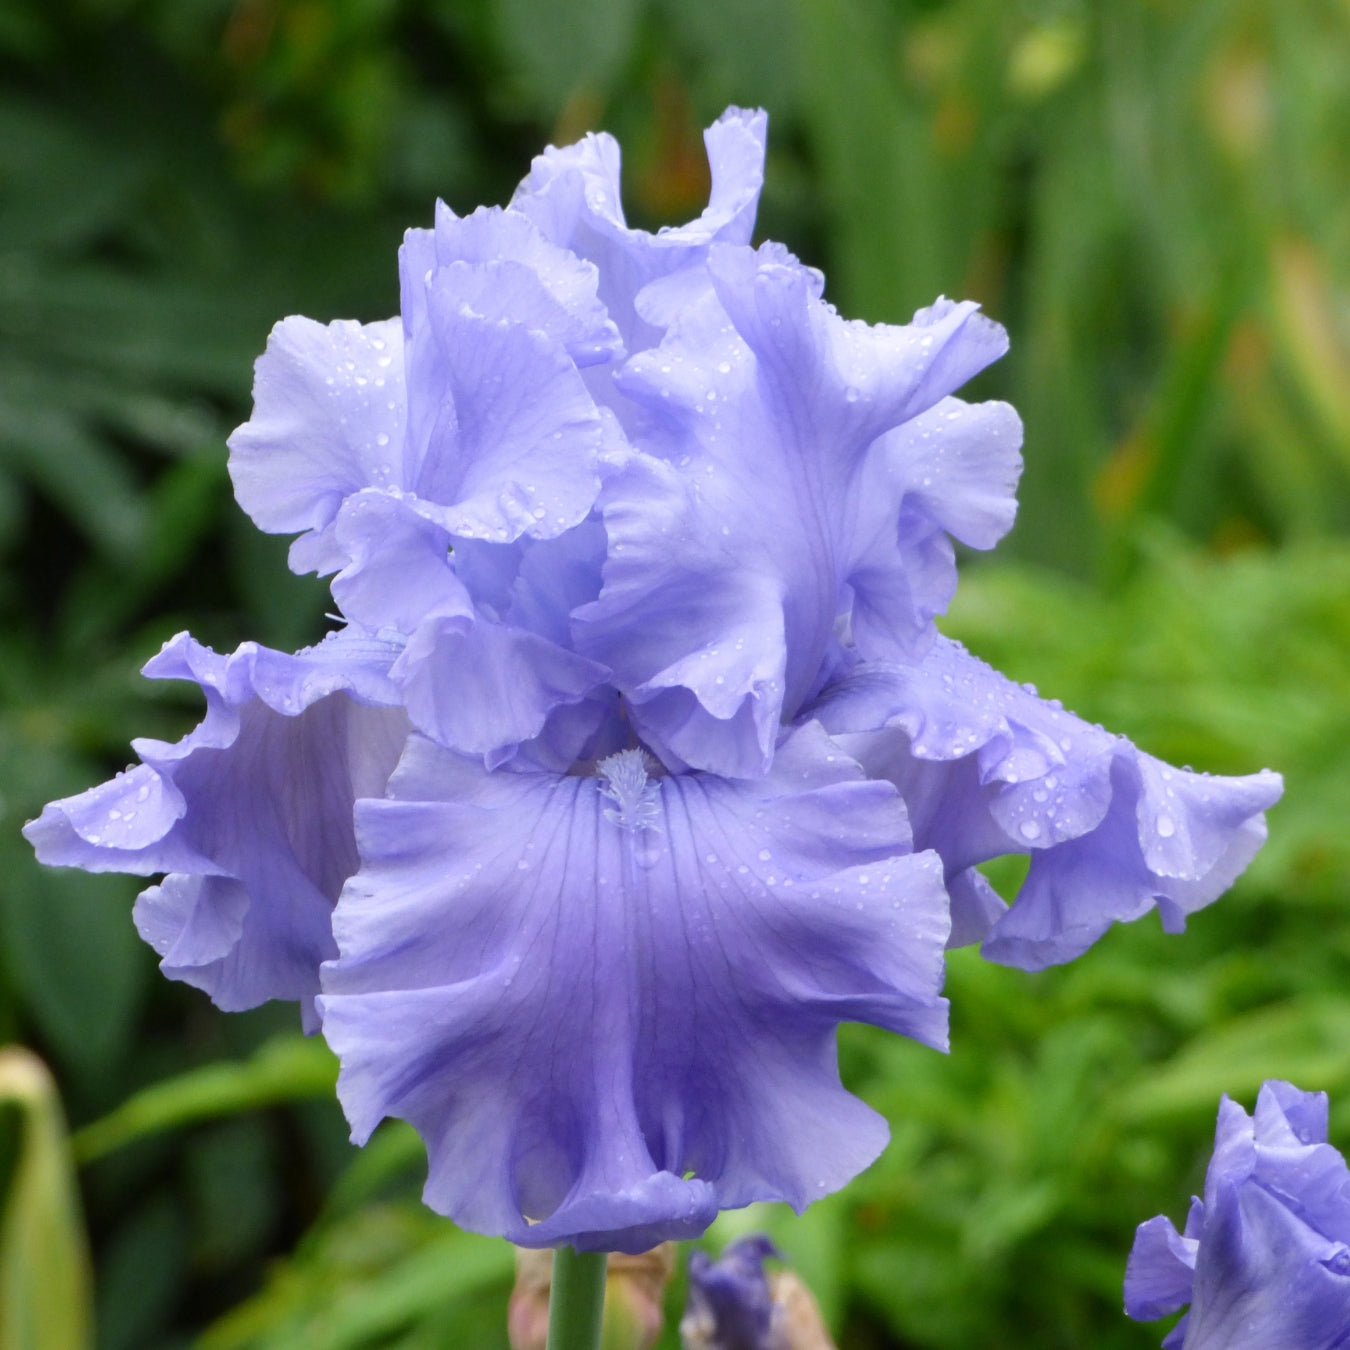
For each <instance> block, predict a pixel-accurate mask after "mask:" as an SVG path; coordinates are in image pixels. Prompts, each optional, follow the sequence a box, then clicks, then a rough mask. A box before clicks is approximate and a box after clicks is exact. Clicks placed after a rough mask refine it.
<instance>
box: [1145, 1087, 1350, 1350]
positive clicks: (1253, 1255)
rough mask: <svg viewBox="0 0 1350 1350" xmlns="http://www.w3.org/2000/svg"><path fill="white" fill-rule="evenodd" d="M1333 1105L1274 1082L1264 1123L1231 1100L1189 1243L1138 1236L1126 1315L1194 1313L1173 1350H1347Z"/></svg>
mask: <svg viewBox="0 0 1350 1350" xmlns="http://www.w3.org/2000/svg"><path fill="white" fill-rule="evenodd" d="M1326 1138H1327V1098H1326V1094H1325V1093H1322V1092H1300V1091H1299V1089H1297V1088H1296V1087H1294V1086H1293V1085H1292V1084H1290V1083H1282V1082H1279V1081H1275V1080H1272V1081H1270V1082H1267V1083H1265V1084H1264V1085H1263V1086H1262V1088H1261V1091H1260V1094H1259V1095H1258V1097H1257V1102H1256V1113H1255V1116H1254V1117H1252V1116H1248V1115H1247V1113H1246V1112H1245V1111H1244V1110H1243V1109H1242V1107H1241V1106H1239V1105H1238V1104H1237V1103H1236V1102H1234V1101H1231V1100H1230V1099H1229V1098H1228V1097H1224V1099H1223V1101H1222V1103H1221V1104H1220V1107H1219V1123H1218V1128H1217V1130H1216V1132H1215V1140H1214V1156H1213V1158H1212V1159H1211V1160H1210V1165H1209V1171H1208V1173H1207V1175H1206V1177H1205V1198H1204V1200H1203V1202H1201V1201H1199V1200H1194V1201H1192V1204H1191V1213H1190V1217H1189V1219H1188V1220H1187V1224H1186V1233H1185V1236H1184V1237H1182V1236H1180V1235H1178V1234H1177V1233H1176V1230H1175V1229H1174V1228H1173V1227H1172V1225H1171V1224H1170V1222H1169V1221H1168V1220H1167V1219H1165V1218H1162V1217H1161V1216H1160V1217H1159V1218H1156V1219H1150V1220H1149V1221H1148V1222H1147V1223H1143V1224H1140V1225H1139V1231H1138V1234H1137V1236H1136V1238H1135V1245H1134V1249H1133V1250H1132V1251H1131V1253H1130V1261H1129V1265H1128V1267H1127V1269H1126V1273H1125V1311H1126V1312H1127V1313H1128V1314H1129V1316H1131V1317H1133V1318H1136V1319H1138V1320H1140V1321H1151V1320H1153V1319H1154V1318H1157V1317H1161V1316H1164V1315H1165V1314H1167V1313H1169V1312H1174V1311H1175V1310H1176V1309H1177V1308H1179V1307H1181V1306H1182V1305H1183V1304H1186V1303H1189V1304H1190V1305H1191V1306H1190V1311H1189V1312H1188V1313H1187V1315H1186V1316H1185V1317H1184V1318H1183V1319H1182V1321H1181V1322H1179V1323H1178V1324H1177V1326H1176V1327H1175V1328H1174V1329H1173V1331H1172V1333H1171V1335H1169V1336H1168V1337H1167V1339H1166V1340H1165V1341H1164V1342H1163V1345H1164V1347H1165V1350H1344V1347H1346V1346H1350V1170H1347V1168H1346V1164H1345V1159H1344V1158H1342V1156H1341V1155H1340V1153H1338V1152H1337V1151H1336V1149H1334V1148H1332V1147H1331V1145H1330V1144H1328V1143H1327V1142H1326Z"/></svg>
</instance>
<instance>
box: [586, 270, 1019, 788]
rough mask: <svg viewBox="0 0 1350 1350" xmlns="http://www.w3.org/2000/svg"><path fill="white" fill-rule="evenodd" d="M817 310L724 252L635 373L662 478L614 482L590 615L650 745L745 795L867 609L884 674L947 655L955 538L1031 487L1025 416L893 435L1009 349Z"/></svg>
mask: <svg viewBox="0 0 1350 1350" xmlns="http://www.w3.org/2000/svg"><path fill="white" fill-rule="evenodd" d="M817 290H818V287H817V283H816V279H815V275H814V274H813V273H811V272H810V271H809V270H808V269H805V268H803V267H801V265H800V264H798V263H797V262H796V260H795V259H792V258H790V257H788V256H787V255H785V254H784V253H783V252H782V251H781V250H778V249H774V248H766V249H761V250H760V251H759V252H752V251H751V250H749V249H744V248H739V249H738V248H731V247H729V246H726V245H717V246H715V247H714V248H713V249H712V251H711V253H710V257H709V264H708V277H707V279H706V280H705V282H704V283H703V289H702V292H701V293H694V292H691V293H690V295H686V296H684V297H683V300H684V303H683V307H682V308H681V309H680V311H679V314H678V317H677V318H676V319H675V320H674V322H673V323H672V325H671V328H670V331H669V333H668V335H667V337H666V339H665V341H664V342H663V343H662V344H661V346H660V347H659V348H657V349H655V350H653V351H649V352H645V353H640V354H639V355H637V356H635V357H633V358H632V359H630V360H629V361H628V362H627V364H626V365H625V366H624V367H623V369H622V370H621V371H620V372H619V373H618V375H617V376H616V383H617V385H618V387H619V388H620V390H621V391H622V392H623V393H624V394H625V395H626V396H628V397H629V398H631V399H633V400H635V401H637V402H639V403H641V404H643V405H644V406H645V407H646V408H647V410H648V412H649V413H650V415H651V417H652V418H653V419H654V422H655V423H656V424H657V431H654V432H653V434H652V435H651V436H650V437H649V443H650V444H652V446H653V448H654V449H655V450H658V451H659V453H660V458H659V459H658V458H657V457H656V456H655V455H648V456H643V457H634V458H633V459H631V460H630V461H629V463H628V465H627V466H626V467H625V468H624V469H623V470H622V471H621V472H619V473H616V474H615V475H613V476H612V477H611V478H610V479H609V480H608V482H607V483H606V485H605V488H604V490H603V493H602V497H601V509H602V512H603V514H604V519H605V525H606V528H607V530H608V531H609V535H610V541H611V549H610V558H609V560H608V561H607V562H606V566H605V586H604V589H603V590H602V592H601V594H600V598H599V599H598V600H597V601H596V602H595V603H594V604H593V605H590V606H587V607H584V608H583V609H581V610H580V611H578V613H577V615H576V620H577V634H578V645H579V647H580V649H581V650H582V651H584V652H586V653H587V654H588V655H590V656H593V657H595V659H597V660H600V661H603V662H605V663H606V664H607V665H609V666H610V667H611V668H612V669H613V670H614V671H615V678H616V683H617V684H618V686H619V688H620V689H622V690H623V692H624V694H625V695H626V696H627V697H628V698H629V699H630V700H631V702H632V703H633V705H634V718H635V722H636V725H637V726H638V727H639V729H640V731H641V732H642V734H643V735H644V737H645V738H647V739H648V741H649V742H650V743H653V744H655V745H660V746H662V747H666V748H668V749H669V751H670V752H671V754H672V757H673V758H674V759H675V761H676V762H679V763H684V764H689V765H693V766H694V767H697V768H703V769H709V770H713V771H716V772H721V773H730V774H734V775H736V776H741V777H744V776H749V775H752V774H755V773H762V772H763V771H764V770H765V768H766V766H767V764H768V761H769V759H770V757H771V756H772V751H773V737H774V728H776V726H777V725H778V723H779V721H780V720H781V719H782V718H784V717H791V716H793V715H795V713H796V712H797V710H798V709H799V708H800V707H801V706H802V704H803V703H804V702H805V701H806V700H807V699H808V698H809V697H811V696H812V695H814V693H815V692H816V691H817V690H818V689H819V687H820V684H821V683H822V681H823V679H824V677H825V674H826V673H827V672H828V669H829V667H830V664H831V661H832V659H833V654H834V653H835V651H836V648H837V646H838V637H837V630H838V625H839V622H840V620H841V618H842V619H847V618H848V610H849V597H850V595H851V596H854V597H856V598H857V601H858V611H857V613H858V628H857V632H856V633H855V637H856V638H857V639H858V640H859V644H860V647H861V649H862V654H863V655H868V654H869V653H877V652H884V653H887V654H891V655H895V654H904V653H906V652H907V651H910V650H912V649H921V648H922V646H923V645H924V644H925V643H926V642H927V641H929V640H931V636H932V632H931V625H930V620H931V618H932V615H933V614H934V613H936V612H937V611H939V610H940V609H942V608H943V607H945V605H946V603H947V600H948V599H949V598H950V594H951V589H952V585H953V582H954V570H953V566H952V558H951V552H950V546H949V545H948V544H947V542H946V536H945V534H944V533H943V530H944V528H945V527H946V526H948V525H952V526H955V527H956V528H957V529H958V530H960V532H961V534H962V535H968V536H969V537H970V538H971V539H972V540H974V541H976V542H983V541H986V540H988V541H991V542H992V537H994V536H995V535H996V531H997V529H998V528H999V526H1000V525H1003V524H1005V523H1006V522H1008V521H1010V520H1011V514H1012V509H1011V492H1012V487H1013V485H1014V483H1015V481H1016V474H1017V469H1018V468H1019V467H1020V458H1019V457H1018V455H1017V446H1018V444H1019V442H1020V425H1019V424H1018V423H1017V419H1016V417H1015V415H1013V414H1012V413H1011V411H1010V410H1008V409H1006V408H1005V407H1004V406H1003V405H991V406H990V407H989V408H977V409H970V408H969V405H966V404H962V403H958V402H957V401H955V400H949V401H948V402H947V404H946V405H945V407H944V409H943V412H942V415H941V423H940V424H939V425H937V426H936V427H932V426H930V425H929V424H927V423H925V424H924V425H922V426H920V427H918V428H916V429H915V431H914V433H913V435H912V436H904V435H902V436H898V437H890V438H888V437H887V435H886V433H891V432H893V431H895V429H896V428H897V427H899V426H902V425H903V424H904V423H906V422H907V421H908V420H909V419H911V418H918V417H920V415H922V414H923V413H925V412H926V411H927V410H929V409H932V408H934V407H935V405H937V404H939V403H940V402H941V401H942V400H943V399H944V398H945V396H946V395H947V394H948V393H949V392H950V389H951V388H952V387H953V384H954V383H959V382H960V381H962V380H964V379H966V378H968V377H969V376H970V375H972V374H973V373H975V371H977V370H979V369H980V368H981V367H982V366H984V365H985V364H987V363H988V362H989V361H990V360H993V359H994V358H995V357H997V356H998V355H999V354H1000V352H1001V351H1002V350H1003V348H1004V346H1005V345H1006V340H1005V338H1004V337H1003V333H1002V329H1000V328H998V326H997V325H995V324H991V323H990V322H989V321H988V320H985V319H983V318H981V317H980V316H979V315H978V314H977V313H976V312H975V306H973V305H970V304H966V305H952V304H949V303H943V304H941V305H939V306H935V307H934V308H933V309H932V310H931V311H925V312H923V313H922V314H921V315H920V316H917V317H916V321H915V323H913V324H911V325H908V326H906V327H903V328H899V327H888V326H885V325H880V326H877V327H869V326H868V325H866V324H850V323H846V322H845V321H844V320H842V319H840V318H839V317H838V316H837V315H836V314H835V313H834V311H833V309H832V308H831V307H829V306H827V305H825V304H824V303H823V302H821V301H820V299H819V297H818V294H817ZM953 419H955V421H954V420H953ZM957 422H959V423H960V426H959V427H958V426H957V425H956V423H957ZM658 432H659V434H658ZM948 435H950V436H951V438H952V439H951V443H950V445H948V444H947V441H946V437H947V436H948ZM934 437H936V442H937V443H936V444H934V445H933V446H931V447H930V446H929V445H928V444H927V442H928V441H929V440H930V439H933V438H934ZM991 444H992V446H993V448H992V449H990V448H988V446H989V445H991ZM944 454H945V459H944V458H943V457H944ZM939 462H943V463H944V464H946V463H949V464H950V465H951V466H952V467H951V469H950V470H945V469H944V470H943V471H941V472H940V471H939V470H938V469H937V468H936V465H937V463H939ZM975 482H978V484H979V486H978V487H977V488H976V487H972V483H975ZM995 522H997V523H995ZM670 690H678V691H680V693H679V695H673V694H671V693H669V692H667V691H670ZM691 695H692V698H691V697H690V696H691ZM752 729H753V735H748V734H746V733H747V732H749V731H751V730H752ZM732 731H734V732H735V733H736V734H729V732H732Z"/></svg>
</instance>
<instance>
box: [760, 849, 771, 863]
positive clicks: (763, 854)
mask: <svg viewBox="0 0 1350 1350" xmlns="http://www.w3.org/2000/svg"><path fill="white" fill-rule="evenodd" d="M772 857H773V854H772V853H770V852H769V850H768V849H767V848H762V849H760V851H759V860H760V862H768V861H769V859H770V858H772Z"/></svg>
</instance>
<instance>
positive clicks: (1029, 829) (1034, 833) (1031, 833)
mask: <svg viewBox="0 0 1350 1350" xmlns="http://www.w3.org/2000/svg"><path fill="white" fill-rule="evenodd" d="M1017 832H1018V833H1019V834H1020V835H1021V836H1022V838H1023V839H1025V840H1027V841H1028V842H1030V841H1031V840H1033V839H1039V838H1040V837H1041V826H1040V822H1039V821H1035V820H1024V821H1023V822H1022V823H1021V824H1020V825H1019V826H1018V827H1017Z"/></svg>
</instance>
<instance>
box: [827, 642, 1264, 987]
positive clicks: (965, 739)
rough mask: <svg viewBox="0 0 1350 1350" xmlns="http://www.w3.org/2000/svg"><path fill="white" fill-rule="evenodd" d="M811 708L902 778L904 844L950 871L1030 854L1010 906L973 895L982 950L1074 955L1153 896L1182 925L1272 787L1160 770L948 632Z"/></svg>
mask: <svg viewBox="0 0 1350 1350" xmlns="http://www.w3.org/2000/svg"><path fill="white" fill-rule="evenodd" d="M812 715H814V716H817V717H819V718H820V719H821V721H822V722H823V724H824V725H825V726H826V727H827V728H828V729H829V730H830V731H831V732H834V733H837V734H838V738H839V740H840V742H841V744H843V745H844V746H845V747H846V748H847V749H848V751H849V753H850V754H853V755H855V756H856V757H857V758H858V759H859V761H860V762H861V763H862V764H863V765H864V767H865V768H866V769H867V771H868V772H869V773H870V774H873V775H876V776H879V777H883V778H885V779H887V780H889V781H890V782H893V783H894V784H895V785H896V786H897V788H899V790H900V792H901V794H902V795H903V796H904V798H905V802H906V806H907V807H908V809H909V812H910V818H911V821H912V822H913V825H914V833H915V842H916V846H917V847H920V848H935V849H937V851H938V852H939V853H940V854H941V855H942V859H943V862H944V864H945V865H946V868H947V872H948V875H949V876H950V877H955V876H957V875H958V874H961V873H964V872H966V871H967V870H968V869H969V868H971V867H973V866H974V865H975V864H976V863H979V862H983V861H985V860H986V859H988V858H992V857H997V856H999V855H1001V854H1007V853H1029V854H1030V855H1031V867H1030V870H1029V872H1028V874H1027V878H1026V880H1025V882H1024V883H1023V885H1022V888H1021V890H1020V891H1019V893H1018V896H1017V899H1016V901H1015V903H1014V904H1013V906H1012V908H1011V909H1010V910H1008V911H1007V912H1006V913H1003V914H999V913H998V912H997V911H996V910H995V909H994V908H993V907H992V906H990V907H988V908H987V909H986V911H985V913H986V914H987V916H988V919H989V921H990V924H989V928H988V930H987V934H986V935H984V949H983V950H984V954H985V955H986V956H988V957H989V958H990V959H992V960H996V961H1002V962H1005V963H1007V964H1010V965H1018V966H1022V967H1023V968H1024V969H1028V970H1036V969H1040V968H1041V967H1043V966H1046V965H1050V964H1054V963H1057V962H1061V961H1067V960H1070V959H1072V958H1073V957H1075V956H1077V955H1079V954H1080V953H1081V952H1083V951H1085V950H1086V949H1087V948H1088V947H1089V946H1091V945H1092V943H1093V942H1095V941H1096V940H1097V939H1098V938H1099V937H1100V936H1101V935H1102V934H1103V933H1104V932H1105V931H1106V930H1107V928H1109V927H1110V925H1111V924H1112V923H1115V922H1119V921H1124V920H1129V919H1135V918H1138V917H1139V916H1140V915H1141V914H1143V913H1144V912H1145V911H1146V910H1148V909H1151V908H1153V906H1154V905H1155V904H1156V905H1157V906H1158V908H1159V910H1160V912H1161V915H1162V919H1163V922H1164V924H1165V926H1167V927H1168V928H1169V929H1171V930H1174V931H1175V930H1177V929H1180V928H1181V927H1183V926H1184V923H1185V916H1186V915H1187V914H1189V913H1192V912H1193V911H1195V910H1196V909H1199V908H1200V907H1202V906H1203V905H1206V904H1208V903H1209V902H1210V901H1211V900H1214V899H1215V898H1216V897H1217V896H1218V895H1219V894H1220V893H1221V892H1222V891H1224V890H1225V889H1227V887H1228V886H1230V885H1231V884H1232V882H1233V880H1234V878H1235V877H1236V876H1237V874H1238V873H1239V872H1240V871H1241V870H1242V868H1243V867H1245V866H1246V864H1247V863H1248V862H1249V861H1250V859H1251V857H1252V855H1253V854H1254V853H1255V852H1256V850H1257V849H1258V848H1259V847H1260V845H1261V842H1262V840H1263V839H1264V838H1265V822H1264V817H1263V815H1262V812H1264V811H1265V810H1266V808H1268V807H1269V806H1271V805H1273V804H1274V802H1275V801H1276V800H1277V799H1278V798H1279V795H1280V791H1281V782H1280V778H1279V776H1278V775H1277V774H1272V773H1269V772H1265V773H1259V774H1251V775H1249V776H1247V777H1245V778H1218V777H1212V776H1210V775H1207V774H1197V773H1192V772H1190V771H1189V770H1181V769H1173V768H1171V767H1169V766H1168V765H1166V764H1163V763H1162V762H1161V761H1159V760H1156V759H1154V758H1153V757H1152V756H1150V755H1146V754H1144V753H1143V752H1142V751H1140V750H1138V749H1136V748H1135V747H1134V746H1133V745H1131V744H1130V742H1129V741H1127V740H1126V739H1125V738H1124V737H1122V736H1114V735H1111V734H1110V733H1109V732H1105V731H1103V730H1102V729H1101V728H1100V727H1095V726H1090V725H1088V724H1087V723H1085V722H1083V721H1081V720H1080V719H1079V718H1077V717H1075V716H1074V715H1073V714H1072V713H1068V712H1065V711H1064V710H1063V708H1061V707H1060V706H1058V705H1057V704H1054V703H1049V702H1046V701H1045V700H1043V699H1040V698H1038V697H1037V696H1036V695H1035V694H1034V693H1033V692H1031V691H1029V690H1028V689H1026V688H1024V687H1022V686H1020V685H1017V684H1014V683H1013V682H1012V681H1011V680H1009V679H1007V678H1006V677H1004V676H1002V675H1000V674H999V673H998V672H997V671H995V670H993V669H991V668H990V667H989V666H987V665H985V663H984V662H983V661H980V660H978V659H976V658H975V657H973V656H971V655H970V654H969V653H968V652H966V651H965V650H964V648H962V647H961V646H960V645H959V644H957V643H954V642H951V641H949V640H947V639H939V640H938V641H937V642H936V643H935V644H934V646H933V648H932V650H931V651H930V653H929V654H928V656H927V657H926V658H925V659H924V661H923V662H921V663H920V664H918V665H915V666H885V665H880V664H875V665H863V666H860V667H859V668H858V669H857V670H856V671H855V672H853V673H852V674H851V675H850V676H848V677H847V678H845V679H843V680H841V681H839V682H838V683H837V684H836V685H835V686H833V687H832V688H830V689H829V690H827V691H826V692H825V694H824V695H823V696H822V698H821V700H820V702H819V704H818V705H817V706H816V707H815V708H814V709H813V713H812ZM982 894H983V893H982ZM984 898H985V899H987V898H988V897H987V896H985V897H984ZM953 899H954V901H955V900H956V890H955V888H954V893H953ZM953 928H954V929H955V930H957V931H959V932H962V933H963V934H964V935H966V936H968V937H970V938H971V939H972V940H973V939H974V938H975V937H976V936H978V935H979V925H978V915H976V914H974V913H972V912H971V911H969V910H968V911H967V912H965V913H963V914H961V915H959V916H958V915H955V914H954V916H953Z"/></svg>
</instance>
